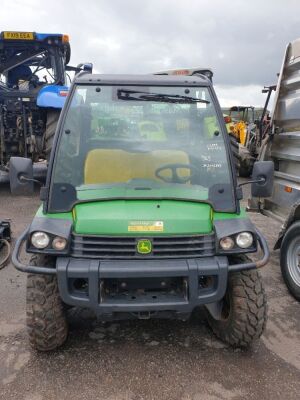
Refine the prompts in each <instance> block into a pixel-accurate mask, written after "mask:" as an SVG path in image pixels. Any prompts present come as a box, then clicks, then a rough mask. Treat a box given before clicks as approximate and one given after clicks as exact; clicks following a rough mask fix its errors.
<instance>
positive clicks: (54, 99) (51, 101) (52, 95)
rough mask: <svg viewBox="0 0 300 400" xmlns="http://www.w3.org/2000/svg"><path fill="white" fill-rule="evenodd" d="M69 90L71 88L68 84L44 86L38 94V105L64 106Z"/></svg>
mask: <svg viewBox="0 0 300 400" xmlns="http://www.w3.org/2000/svg"><path fill="white" fill-rule="evenodd" d="M68 91H69V88H68V87H67V86H59V85H48V86H44V87H43V88H42V89H41V90H40V92H39V94H38V96H37V105H38V106H39V107H52V108H62V107H63V105H64V104H65V101H66V97H67V94H68Z"/></svg>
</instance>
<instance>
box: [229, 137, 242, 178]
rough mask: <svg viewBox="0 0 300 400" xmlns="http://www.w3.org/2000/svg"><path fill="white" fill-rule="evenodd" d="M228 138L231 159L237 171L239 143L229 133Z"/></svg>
mask: <svg viewBox="0 0 300 400" xmlns="http://www.w3.org/2000/svg"><path fill="white" fill-rule="evenodd" d="M229 139H230V147H231V151H232V154H233V161H234V165H235V169H236V171H238V169H239V166H240V158H239V144H238V141H237V139H236V137H235V136H233V135H229Z"/></svg>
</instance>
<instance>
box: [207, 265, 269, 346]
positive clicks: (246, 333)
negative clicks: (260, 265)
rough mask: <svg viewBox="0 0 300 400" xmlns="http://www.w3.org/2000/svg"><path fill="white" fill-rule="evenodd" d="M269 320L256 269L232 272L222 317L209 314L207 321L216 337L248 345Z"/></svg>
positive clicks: (235, 344)
mask: <svg viewBox="0 0 300 400" xmlns="http://www.w3.org/2000/svg"><path fill="white" fill-rule="evenodd" d="M266 320H267V300H266V295H265V290H264V286H263V282H262V279H261V276H260V274H259V272H258V271H256V270H246V271H242V272H236V273H232V274H230V275H229V280H228V287H227V291H226V295H225V297H224V299H223V308H222V318H221V320H216V319H214V318H213V317H212V316H211V314H209V313H208V323H209V325H210V327H211V328H212V330H213V332H214V333H215V334H216V336H218V337H219V338H220V339H221V340H223V341H224V342H226V343H229V344H230V345H232V346H235V347H248V346H249V345H251V343H253V342H254V341H255V340H257V339H259V337H260V336H261V334H262V333H263V331H264V328H265V325H266Z"/></svg>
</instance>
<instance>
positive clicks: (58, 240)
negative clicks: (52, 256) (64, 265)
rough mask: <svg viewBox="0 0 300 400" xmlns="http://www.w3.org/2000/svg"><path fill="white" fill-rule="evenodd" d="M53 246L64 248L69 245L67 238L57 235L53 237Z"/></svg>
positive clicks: (59, 248)
mask: <svg viewBox="0 0 300 400" xmlns="http://www.w3.org/2000/svg"><path fill="white" fill-rule="evenodd" d="M52 247H53V248H54V250H59V251H61V250H64V249H65V248H66V247H67V240H66V239H65V238H62V237H59V236H56V237H55V238H54V239H53V242H52Z"/></svg>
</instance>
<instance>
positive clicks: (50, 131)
mask: <svg viewBox="0 0 300 400" xmlns="http://www.w3.org/2000/svg"><path fill="white" fill-rule="evenodd" d="M59 115H60V109H59V110H58V109H56V108H52V109H49V110H48V112H47V122H46V131H45V136H44V137H45V140H44V152H45V154H46V159H47V160H48V161H49V158H50V153H51V149H52V145H53V139H54V135H55V130H56V125H57V122H58V118H59Z"/></svg>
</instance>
